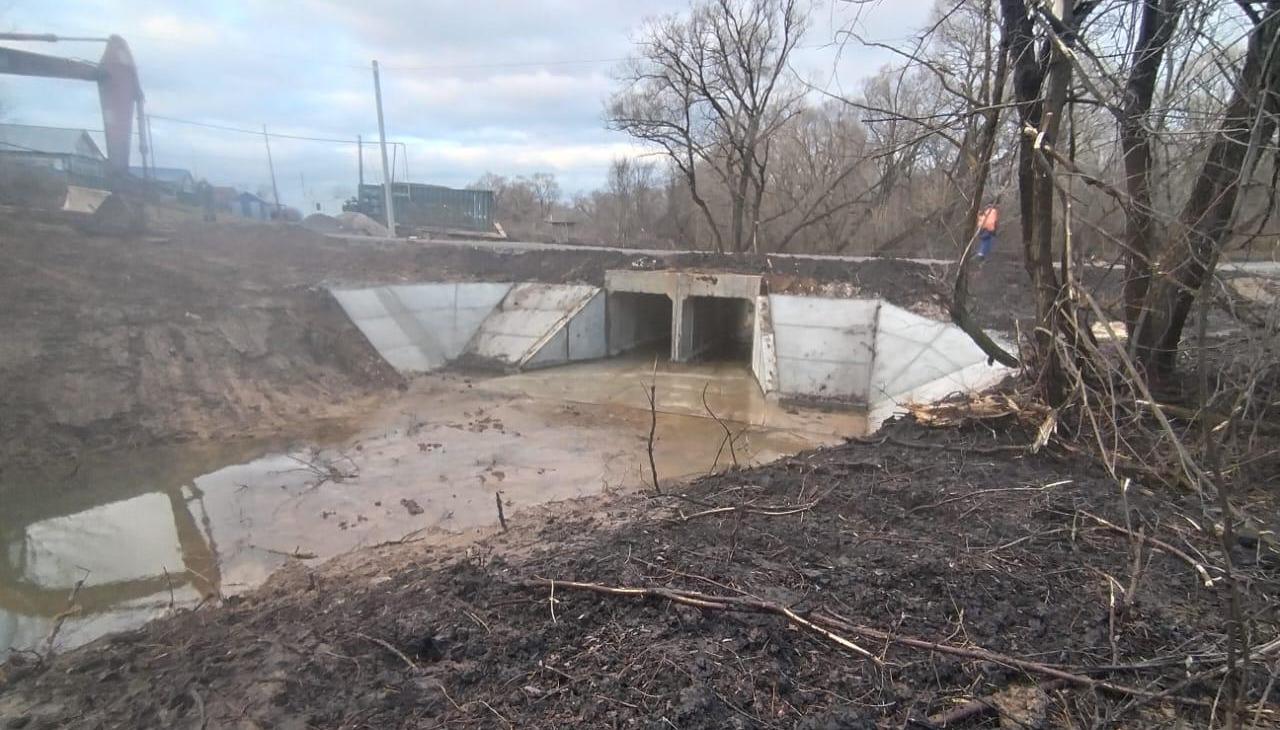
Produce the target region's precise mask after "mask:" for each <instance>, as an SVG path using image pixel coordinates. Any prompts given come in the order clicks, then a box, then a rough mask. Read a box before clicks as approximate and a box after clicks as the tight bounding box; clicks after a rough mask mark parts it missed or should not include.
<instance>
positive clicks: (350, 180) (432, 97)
mask: <svg viewBox="0 0 1280 730" xmlns="http://www.w3.org/2000/svg"><path fill="white" fill-rule="evenodd" d="M932 4H933V0H881V1H880V2H878V3H874V4H872V5H870V6H862V7H859V6H857V5H854V4H850V3H846V2H840V1H839V0H826V1H825V2H823V3H820V4H818V5H817V6H816V8H815V10H814V11H813V12H812V13H811V16H810V29H809V31H808V34H807V35H806V37H805V39H804V41H803V45H804V50H803V51H802V52H801V53H800V54H799V57H798V58H797V59H796V60H795V62H794V64H793V65H794V66H795V68H796V70H797V72H798V73H800V74H802V75H803V76H804V77H805V78H806V79H807V80H809V81H811V82H815V83H818V84H820V85H822V86H824V87H828V88H831V89H832V90H833V91H838V89H839V88H841V87H843V88H846V89H856V88H857V84H858V82H859V80H860V79H861V78H862V77H863V76H865V75H867V74H869V73H872V72H874V71H875V69H876V68H878V67H879V66H880V65H881V64H883V63H885V62H887V61H889V60H890V57H889V56H888V55H887V54H885V53H884V52H878V51H871V50H867V49H864V48H861V47H858V46H856V45H854V44H845V45H844V46H843V51H838V49H837V48H836V47H834V46H832V45H830V44H832V41H833V38H834V36H835V33H836V31H837V30H838V29H842V28H848V27H850V26H851V24H853V25H854V27H856V29H857V30H858V32H859V33H860V34H861V35H863V36H865V37H868V38H871V39H875V40H883V41H890V42H904V41H905V40H906V39H908V38H909V37H911V35H912V33H913V32H914V31H915V30H916V29H917V28H919V27H920V26H921V25H923V24H924V22H925V20H926V17H927V15H928V10H929V8H930V6H932ZM687 7H688V2H687V0H646V1H644V2H639V1H637V0H471V1H469V2H458V1H457V0H451V1H449V2H444V1H441V0H435V1H431V2H427V1H425V0H363V1H361V2H352V1H351V0H242V1H240V2H234V1H232V0H201V1H199V2H189V1H186V0H0V27H3V28H4V29H5V30H9V31H21V32H33V33H55V34H59V35H71V36H74V35H90V36H103V35H107V34H111V33H115V34H118V35H121V36H123V37H124V38H125V40H126V41H128V43H129V45H130V46H131V48H132V49H133V54H134V58H135V60H136V62H137V64H138V68H139V72H140V75H141V78H142V85H143V90H144V92H145V93H146V96H147V111H148V112H149V113H150V114H152V115H154V117H153V120H152V132H153V135H154V139H155V148H156V160H157V164H159V165H161V166H167V167H184V168H187V169H190V170H192V171H193V173H195V174H196V175H197V177H206V178H208V179H209V180H210V181H212V182H215V183H218V184H231V185H236V186H238V187H240V188H242V189H246V190H249V191H251V192H252V191H257V190H258V188H259V187H260V186H262V185H269V183H270V176H269V173H268V169H267V160H266V152H265V149H264V146H263V141H262V138H261V136H256V137H255V136H253V135H248V134H240V133H236V132H230V131H221V130H214V129H208V128H203V127H198V126H194V125H190V124H183V123H179V122H177V121H171V120H170V118H172V119H182V120H189V121H195V122H201V123H205V124H214V125H221V126H227V127H235V128H239V129H261V127H262V125H263V124H266V125H267V127H268V128H269V129H270V130H271V131H272V132H273V133H282V134H292V135H300V136H309V137H324V138H335V139H350V140H353V141H354V139H355V138H356V135H364V138H365V139H366V140H376V139H377V116H376V111H375V107H374V103H373V85H372V76H371V72H370V69H369V62H370V60H371V59H374V58H376V59H378V61H379V62H380V64H382V66H383V79H382V84H383V99H384V108H385V112H386V120H387V134H388V138H389V139H392V140H396V141H401V142H404V143H405V146H404V149H407V151H408V174H409V177H410V179H412V180H414V181H415V182H431V183H437V184H442V185H452V186H459V187H461V186H465V185H466V184H467V183H469V182H471V181H473V180H475V179H476V178H477V177H479V176H480V175H481V174H483V173H484V172H486V171H490V172H494V173H498V174H501V175H510V176H514V175H521V174H524V175H527V174H530V173H533V172H537V171H547V172H553V173H555V174H556V176H557V177H558V178H559V179H560V181H561V185H562V187H563V188H564V190H565V192H566V193H567V194H571V193H573V192H577V191H582V190H589V189H591V188H594V187H597V186H599V185H600V184H601V183H602V182H603V180H604V176H605V172H606V170H607V168H608V165H609V161H610V160H611V159H612V158H614V157H618V156H623V155H633V154H642V153H644V152H645V151H646V150H644V149H643V148H639V147H637V146H636V145H635V144H634V143H633V142H632V141H631V140H630V139H629V138H628V137H627V136H626V135H622V134H619V133H616V132H610V131H608V130H606V129H605V128H604V124H603V121H602V109H603V104H604V100H605V98H606V97H607V96H608V94H609V92H610V91H611V89H613V88H614V86H615V85H614V83H613V82H612V80H611V75H612V73H613V70H614V68H615V67H616V66H617V63H618V60H620V59H621V58H622V57H624V56H626V55H627V54H628V53H630V52H631V48H632V40H633V38H634V37H635V32H636V31H637V29H638V28H639V27H640V25H641V23H642V22H643V21H644V19H645V18H646V17H647V16H651V15H655V14H664V13H670V12H680V11H682V10H684V9H685V8H687ZM14 45H17V46H19V47H22V48H28V49H31V50H38V51H40V52H43V53H55V54H58V55H65V56H72V57H79V58H87V59H92V60H96V59H97V58H98V57H99V56H100V55H101V52H102V45H101V44H94V43H59V44H56V45H55V44H44V43H42V44H14ZM0 118H2V119H3V121H5V122H11V123H22V124H46V125H54V126H68V127H81V128H89V129H100V128H101V126H102V119H101V115H100V112H99V109H98V103H97V90H96V87H94V86H93V85H92V84H86V83H83V82H76V81H57V80H43V79H39V80H37V79H26V78H19V77H13V76H0ZM271 151H272V155H273V157H274V161H275V167H276V176H277V179H278V183H279V187H280V196H281V199H282V202H286V203H289V204H292V205H296V206H299V207H305V208H308V209H314V206H315V203H317V202H319V203H322V204H324V207H325V209H326V210H327V211H329V212H334V211H335V209H336V207H337V206H338V205H339V204H340V200H341V198H343V197H345V196H348V195H351V194H353V193H354V189H355V182H356V176H357V171H356V167H357V164H356V146H355V145H354V144H335V143H327V142H304V141H292V140H285V139H275V138H273V139H272V143H271ZM135 152H136V150H135ZM402 154H403V152H400V153H397V160H398V161H397V163H396V167H397V170H398V172H397V179H402V178H403V176H404V174H405V160H404V159H403V158H402ZM135 164H136V161H135ZM378 174H380V168H379V167H378V161H377V148H376V147H373V146H370V147H366V149H365V175H366V179H372V178H374V177H375V176H376V175H378Z"/></svg>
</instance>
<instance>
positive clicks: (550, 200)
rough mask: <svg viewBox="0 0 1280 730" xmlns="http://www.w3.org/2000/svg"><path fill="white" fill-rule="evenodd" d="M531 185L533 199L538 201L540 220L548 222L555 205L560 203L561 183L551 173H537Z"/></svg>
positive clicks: (531, 179) (530, 181)
mask: <svg viewBox="0 0 1280 730" xmlns="http://www.w3.org/2000/svg"><path fill="white" fill-rule="evenodd" d="M529 185H530V187H531V188H532V189H533V197H534V198H535V199H536V200H537V201H538V213H539V215H540V219H541V220H542V221H546V220H547V218H548V217H550V215H551V211H552V209H553V208H554V207H555V204H556V203H558V202H560V183H559V182H557V181H556V176H555V175H553V174H551V173H549V172H535V173H534V174H533V177H531V178H529Z"/></svg>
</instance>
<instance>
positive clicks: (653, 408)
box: [645, 357, 662, 494]
mask: <svg viewBox="0 0 1280 730" xmlns="http://www.w3.org/2000/svg"><path fill="white" fill-rule="evenodd" d="M645 395H646V396H648V398H649V475H650V476H651V477H653V492H654V494H662V487H661V486H659V484H658V464H657V461H655V460H654V458H653V441H654V436H655V435H656V434H657V433H658V358H656V357H655V358H653V379H652V380H650V381H649V389H648V390H647V391H645Z"/></svg>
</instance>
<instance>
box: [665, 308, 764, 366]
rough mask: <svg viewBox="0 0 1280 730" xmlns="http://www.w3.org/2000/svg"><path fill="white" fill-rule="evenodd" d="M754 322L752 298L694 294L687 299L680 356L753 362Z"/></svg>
mask: <svg viewBox="0 0 1280 730" xmlns="http://www.w3.org/2000/svg"><path fill="white" fill-rule="evenodd" d="M754 323H755V306H754V303H753V302H751V301H750V300H748V299H738V298H729V297H709V296H691V297H689V298H688V299H686V300H685V302H684V307H683V312H682V317H681V322H680V342H679V348H678V351H677V357H676V359H677V360H680V361H682V362H696V361H719V362H737V363H744V364H749V363H750V362H751V344H752V336H753V327H754Z"/></svg>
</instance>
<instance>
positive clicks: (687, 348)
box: [605, 270, 760, 362]
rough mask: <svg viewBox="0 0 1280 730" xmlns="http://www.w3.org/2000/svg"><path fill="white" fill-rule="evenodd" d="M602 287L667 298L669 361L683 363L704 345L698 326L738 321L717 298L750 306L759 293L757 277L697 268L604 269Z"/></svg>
mask: <svg viewBox="0 0 1280 730" xmlns="http://www.w3.org/2000/svg"><path fill="white" fill-rule="evenodd" d="M605 289H607V290H608V291H609V292H610V294H616V293H631V294H661V295H665V296H666V297H667V298H668V299H670V300H671V320H670V324H671V360H672V361H673V362H686V361H688V360H692V359H694V358H696V357H697V356H698V355H699V354H700V353H701V351H702V349H704V348H703V345H705V344H706V342H705V338H702V337H699V336H698V335H697V330H698V329H699V326H700V325H701V326H702V327H703V328H704V329H705V326H706V325H705V322H707V321H722V322H725V323H728V322H730V321H737V317H736V315H735V313H734V311H731V310H729V309H728V308H727V306H726V304H725V303H724V302H719V303H717V302H716V300H739V301H743V302H746V304H747V306H751V305H752V304H754V302H755V300H756V297H757V296H758V295H759V294H760V277H759V276H758V275H755V274H721V273H709V272H697V271H631V270H614V271H606V272H605ZM742 321H743V322H744V323H745V320H742ZM726 326H732V325H727V324H726Z"/></svg>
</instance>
